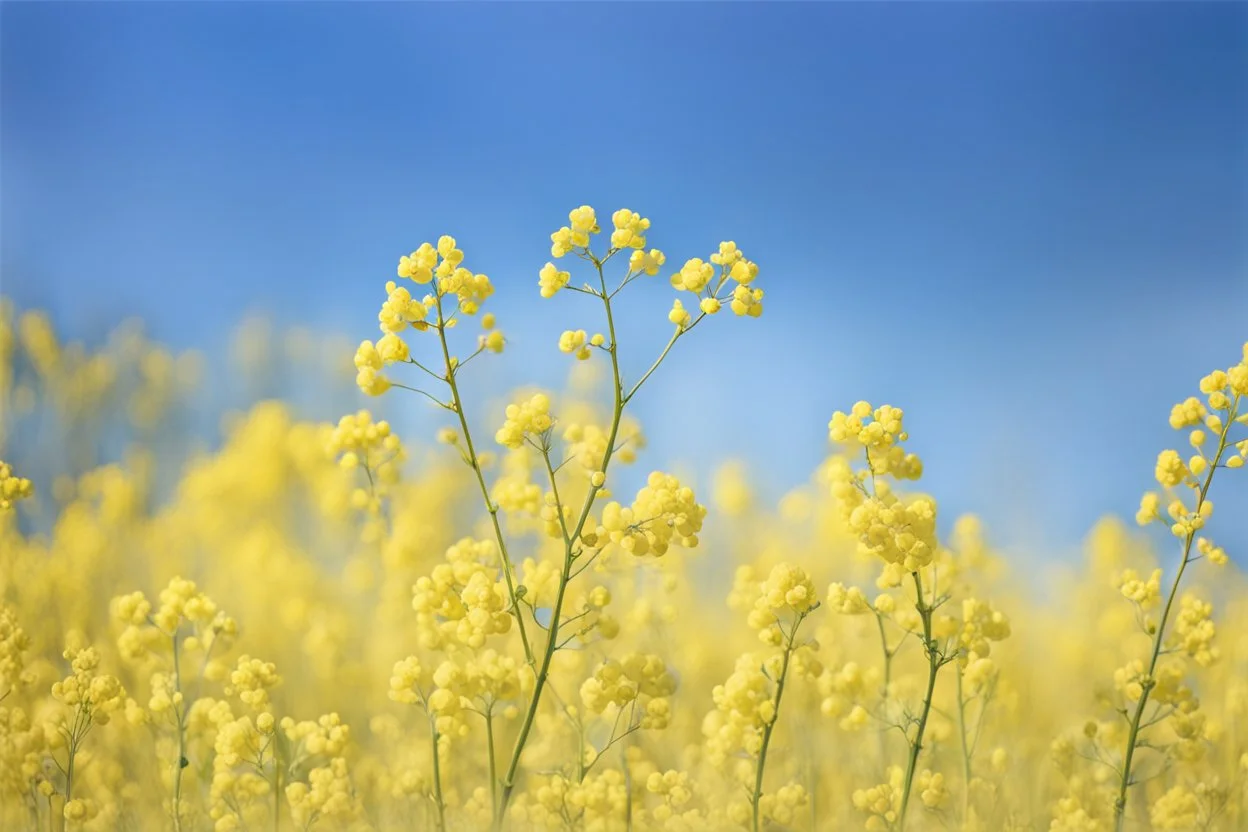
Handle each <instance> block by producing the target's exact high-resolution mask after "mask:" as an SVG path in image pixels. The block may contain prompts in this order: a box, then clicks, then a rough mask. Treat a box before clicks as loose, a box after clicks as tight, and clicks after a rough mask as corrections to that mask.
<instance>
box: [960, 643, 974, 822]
mask: <svg viewBox="0 0 1248 832" xmlns="http://www.w3.org/2000/svg"><path fill="white" fill-rule="evenodd" d="M958 737H959V739H961V741H962V782H963V791H962V825H963V826H966V824H967V821H968V819H969V817H970V814H971V753H972V752H971V747H970V745H969V744H968V742H967V739H966V700H965V699H963V698H962V667H961V665H959V666H958Z"/></svg>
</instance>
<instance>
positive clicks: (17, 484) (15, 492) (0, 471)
mask: <svg viewBox="0 0 1248 832" xmlns="http://www.w3.org/2000/svg"><path fill="white" fill-rule="evenodd" d="M34 493H35V488H34V486H33V485H31V482H30V480H28V479H25V478H23V477H19V476H17V475H16V474H14V473H13V468H12V467H11V466H10V465H9V464H8V463H7V462H4V461H3V460H0V511H8V510H9V509H11V508H13V504H14V503H16V502H17V501H18V500H25V499H28V498H30V497H31V496H33V495H34Z"/></svg>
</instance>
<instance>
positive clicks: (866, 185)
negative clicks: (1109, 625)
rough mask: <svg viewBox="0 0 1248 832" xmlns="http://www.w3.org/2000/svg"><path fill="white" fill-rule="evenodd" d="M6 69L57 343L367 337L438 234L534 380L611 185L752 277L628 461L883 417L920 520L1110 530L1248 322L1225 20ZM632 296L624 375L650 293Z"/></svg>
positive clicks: (596, 11) (554, 361)
mask: <svg viewBox="0 0 1248 832" xmlns="http://www.w3.org/2000/svg"><path fill="white" fill-rule="evenodd" d="M0 75H2V80H0V96H2V98H0V102H2V112H0V116H2V121H0V150H2V155H0V196H2V198H3V215H2V222H0V232H2V234H3V252H2V260H0V281H2V286H0V291H3V293H4V294H6V295H8V296H11V297H13V298H15V299H16V300H17V301H18V303H19V305H21V306H34V305H37V306H43V307H48V308H50V309H51V310H52V311H53V314H54V316H55V318H56V319H57V321H58V322H59V323H60V324H61V326H62V327H63V328H65V329H66V330H67V331H68V332H69V333H70V334H72V335H75V336H78V337H83V338H92V337H95V336H97V335H98V334H99V333H100V331H101V330H102V329H103V328H104V327H106V326H107V325H108V324H110V323H112V322H115V321H116V320H118V319H120V318H122V317H124V316H127V315H131V314H136V313H137V314H140V315H143V316H145V317H146V318H148V320H149V322H150V329H151V331H152V332H154V333H155V334H156V335H157V336H158V337H161V338H163V339H164V340H166V341H168V342H171V343H172V344H174V345H176V346H197V347H202V348H206V349H210V350H211V349H219V348H220V345H221V343H222V342H223V340H224V338H225V335H224V333H225V332H226V331H227V330H228V329H229V328H231V327H232V326H233V325H234V324H235V323H236V322H237V321H238V320H239V318H240V317H241V316H242V315H243V314H244V313H245V312H248V311H255V310H259V311H267V312H269V313H272V314H273V315H275V316H276V317H277V318H278V319H279V320H281V321H284V322H288V323H296V322H298V323H303V324H309V325H313V326H315V327H318V328H322V329H324V330H327V331H333V332H335V333H345V334H347V335H350V336H351V338H352V340H358V339H360V338H363V337H372V336H373V333H374V331H375V320H376V318H375V314H376V308H377V305H378V304H379V302H380V300H381V299H382V293H383V290H382V284H383V282H384V281H385V280H387V279H389V278H390V277H391V276H392V275H393V273H394V264H395V260H396V258H397V257H398V256H399V255H400V254H402V253H405V252H406V251H409V250H411V249H412V248H414V247H415V246H416V245H418V244H419V243H420V242H421V241H423V240H426V239H434V238H436V237H437V236H438V235H439V234H442V233H452V234H454V235H456V236H457V237H458V238H459V240H460V242H461V245H462V246H463V247H464V248H465V249H466V250H467V252H468V257H469V265H470V266H472V267H473V268H474V269H475V270H477V271H484V272H486V273H488V274H490V275H491V276H492V277H493V278H494V280H495V282H496V284H497V285H498V287H499V295H498V300H497V301H496V310H497V311H498V313H499V316H500V319H501V320H502V322H503V324H504V326H505V327H506V328H507V329H508V331H509V333H510V334H512V335H513V337H514V339H515V344H516V349H515V351H514V352H513V353H512V354H511V356H510V357H508V358H506V359H505V361H504V362H503V363H501V364H498V365H496V369H495V370H494V371H492V372H495V373H505V374H511V375H510V376H509V377H511V378H514V379H515V380H517V381H520V380H528V379H534V380H537V381H541V382H553V381H555V380H556V378H557V373H556V372H555V371H554V370H553V369H552V368H555V367H562V363H561V361H562V359H564V356H561V355H559V354H557V353H556V352H555V351H554V340H555V338H556V337H557V334H558V332H559V331H560V330H562V329H564V328H567V327H570V326H576V327H582V326H583V327H585V328H587V329H592V328H595V327H596V326H597V324H596V319H593V318H590V317H587V316H586V315H585V314H583V310H584V307H582V306H579V305H578V304H577V303H576V300H578V299H577V298H565V297H562V296H561V297H560V298H559V299H558V300H557V301H555V302H546V303H543V302H542V301H540V299H538V297H537V294H536V272H537V269H538V268H539V267H540V266H541V265H542V264H543V263H544V262H545V261H546V260H547V259H548V257H549V253H548V235H549V233H550V232H551V231H552V230H554V228H556V227H558V226H559V225H561V224H562V223H563V222H564V221H565V220H566V213H567V211H568V209H570V208H572V207H574V206H576V205H579V204H581V203H585V202H587V203H589V204H592V205H594V206H596V207H598V208H599V210H600V212H603V213H608V212H609V211H610V210H613V209H614V208H617V207H621V206H627V207H629V208H633V209H635V210H638V211H640V212H642V213H643V214H645V215H647V216H649V217H651V219H652V220H653V223H654V230H653V234H652V237H651V239H652V241H653V243H654V244H655V245H658V246H659V247H661V248H663V249H665V250H666V251H667V252H668V255H669V258H671V259H672V260H675V261H677V262H683V260H684V259H686V258H688V257H692V256H705V255H706V254H707V253H709V252H710V251H711V250H712V249H713V247H714V246H715V245H716V244H717V243H718V241H719V240H721V239H734V240H736V241H737V242H738V243H739V244H740V245H741V247H742V248H743V249H744V250H745V251H746V253H747V254H748V255H749V256H750V257H751V258H752V259H754V260H756V261H757V262H759V263H760V264H761V268H762V276H761V277H760V281H759V285H761V286H762V287H764V288H765V289H766V291H767V299H766V304H767V309H766V313H765V315H764V317H763V318H762V319H761V320H758V321H739V320H716V321H713V322H712V323H713V324H714V326H711V327H708V330H707V331H706V332H701V333H699V334H698V335H699V337H697V338H694V339H691V342H690V343H689V344H688V345H685V349H684V352H683V353H681V354H679V355H678V356H676V359H675V360H674V361H673V363H672V365H671V366H670V367H668V368H666V371H665V372H664V373H663V374H662V375H661V376H660V377H658V379H657V381H656V383H655V384H654V386H653V387H652V388H651V389H650V391H649V393H648V394H647V396H646V398H645V401H643V402H642V403H641V405H640V407H641V410H642V414H643V416H644V415H646V414H647V413H650V414H654V413H656V412H658V411H659V410H660V408H661V409H662V412H665V413H668V414H670V413H672V412H673V410H674V409H678V410H679V412H680V413H681V414H682V415H681V416H680V417H679V418H678V419H673V418H671V417H670V416H669V417H667V418H665V419H661V420H660V419H658V418H657V417H656V418H652V419H651V420H650V426H649V427H650V434H651V436H652V440H653V443H652V447H653V449H654V450H653V453H652V456H651V460H652V461H654V462H656V463H658V462H662V461H666V460H670V459H674V458H679V459H684V460H688V461H690V462H691V463H692V464H694V465H695V466H696V465H702V464H705V462H706V461H707V460H709V459H712V458H715V457H720V456H723V455H727V454H738V455H742V456H745V457H747V458H750V459H752V460H753V461H755V462H756V463H758V464H760V465H761V466H762V472H761V475H760V479H761V481H762V482H763V483H765V484H766V485H768V486H769V487H771V488H773V489H775V490H779V489H782V488H784V487H786V486H788V485H790V484H793V483H796V482H800V481H801V480H802V479H804V478H805V476H806V474H807V472H808V470H809V469H810V467H811V466H812V464H813V461H814V460H815V459H816V458H817V457H818V455H820V454H822V453H823V451H824V449H825V437H826V423H827V420H828V416H829V414H830V413H831V411H832V410H834V409H836V408H838V407H846V406H848V405H849V404H851V403H852V402H853V401H855V400H856V399H859V398H867V399H870V400H872V401H880V400H887V401H889V402H892V403H894V404H898V405H901V406H904V407H906V408H907V410H908V411H910V414H911V430H912V432H913V435H914V437H915V438H914V444H915V446H916V449H918V450H920V451H921V452H923V453H924V454H925V456H926V458H927V462H928V470H929V472H930V475H929V476H930V488H931V489H932V490H933V491H934V492H935V493H936V494H938V495H939V496H941V497H942V498H943V505H944V507H945V511H947V512H949V513H952V512H955V511H962V510H967V509H978V510H981V511H982V513H984V514H985V515H986V516H987V518H988V520H989V521H990V523H993V524H994V525H995V526H996V527H997V531H998V537H999V538H1002V539H1005V540H1007V541H1011V542H1017V541H1022V540H1030V541H1032V543H1033V546H1034V548H1035V549H1036V550H1037V551H1038V552H1049V551H1056V550H1058V549H1060V548H1061V547H1064V546H1068V545H1070V544H1072V543H1074V542H1076V541H1078V540H1079V538H1080V537H1081V535H1082V534H1083V532H1084V531H1085V530H1086V528H1087V527H1088V525H1089V524H1090V523H1091V521H1092V520H1093V519H1094V518H1095V517H1097V516H1098V515H1099V514H1101V513H1103V512H1106V511H1117V512H1122V513H1130V512H1133V511H1134V508H1135V505H1136V502H1137V500H1138V495H1139V493H1140V492H1141V490H1142V489H1144V488H1146V487H1147V486H1148V485H1149V483H1150V481H1151V474H1152V467H1153V462H1154V459H1155V454H1156V452H1157V450H1159V449H1160V448H1161V447H1164V445H1165V443H1171V442H1173V441H1175V439H1174V437H1173V434H1171V432H1170V431H1169V429H1168V427H1167V426H1166V417H1167V414H1168V412H1169V407H1170V405H1171V403H1172V402H1174V401H1176V400H1178V399H1180V398H1182V397H1184V396H1186V395H1188V394H1189V393H1190V392H1195V390H1194V388H1195V382H1196V380H1197V379H1198V378H1199V376H1200V375H1201V374H1203V372H1205V371H1206V370H1208V369H1210V368H1212V367H1214V366H1225V365H1226V364H1227V363H1229V362H1230V361H1231V360H1232V359H1233V358H1234V357H1235V356H1237V355H1238V351H1239V346H1240V344H1242V343H1243V341H1244V340H1245V339H1248V318H1246V316H1245V310H1248V242H1246V240H1248V234H1246V232H1245V229H1246V228H1248V190H1246V189H1248V185H1246V183H1248V5H1245V4H1242V3H1217V4H1210V5H1202V4H1199V3H1150V4H1142V3H1106V4H1093V3H1080V4H1064V3H976V4H952V3H928V4H900V3H898V4H892V3H890V4H853V3H828V4H819V5H816V4H793V5H787V4H786V5H781V4H769V3H739V4H731V5H711V4H702V3H698V4H623V3H620V4H567V5H563V4H553V3H545V4H495V5H460V4H428V5H417V4H398V3H385V4H368V5H365V4H345V3H344V4H316V5H313V4H302V3H281V4H263V5H262V4H252V3H218V4H190V3H129V4H127V3H101V4H54V3H12V2H5V3H3V4H2V5H0ZM639 294H640V297H639V298H638V304H637V306H636V307H635V312H636V314H637V315H640V316H648V317H645V318H644V321H643V322H640V323H637V324H636V325H635V326H632V327H629V328H627V329H626V330H625V334H624V339H623V348H624V350H625V351H626V357H627V362H628V368H629V369H630V370H631V371H633V372H634V374H635V373H636V372H637V371H638V370H639V369H640V367H641V366H644V364H645V363H647V362H648V359H649V358H650V357H651V356H652V354H653V352H654V350H656V349H657V348H658V346H659V345H660V344H661V342H662V340H663V338H664V337H665V332H666V322H665V320H664V316H663V312H664V310H665V308H666V305H667V304H668V303H670V301H669V298H670V294H671V293H670V290H667V291H665V290H664V288H663V287H662V285H656V284H652V285H650V286H648V287H644V288H642V289H641V290H640V293H639ZM636 320H642V319H640V318H639V319H636ZM495 380H497V377H496V379H495ZM411 406H412V407H413V408H415V407H416V405H415V404H414V403H413V404H412V405H411ZM1240 479H1244V478H1242V477H1241V478H1240ZM1242 485H1243V484H1241V487H1240V488H1238V489H1233V490H1231V491H1228V497H1226V498H1224V500H1231V499H1232V498H1233V499H1234V500H1238V504H1239V506H1240V513H1241V514H1242V509H1243V508H1244V507H1245V506H1246V505H1248V488H1245V487H1242ZM1226 504H1228V505H1229V503H1226ZM1223 525H1224V526H1225V527H1226V534H1225V535H1224V537H1225V538H1227V539H1228V540H1233V541H1234V542H1235V543H1238V544H1239V545H1240V546H1243V547H1248V532H1244V531H1242V530H1241V531H1236V532H1232V530H1231V529H1230V526H1231V525H1232V524H1231V523H1225V524H1223ZM1239 557H1240V559H1241V562H1245V561H1248V558H1245V553H1240V555H1239Z"/></svg>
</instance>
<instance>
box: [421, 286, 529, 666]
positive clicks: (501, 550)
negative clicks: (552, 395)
mask: <svg viewBox="0 0 1248 832" xmlns="http://www.w3.org/2000/svg"><path fill="white" fill-rule="evenodd" d="M434 298H435V300H434V302H435V303H436V304H437V311H438V321H437V324H436V325H435V328H436V329H437V331H438V341H439V343H441V345H442V360H443V362H444V363H445V365H446V383H447V385H448V386H449V387H450V388H451V403H452V404H453V405H454V410H455V415H456V416H458V417H459V427H460V430H462V431H463V434H464V447H465V449H466V450H467V452H468V463H469V465H470V466H471V467H472V471H473V473H474V474H476V475H477V486H478V487H479V488H480V489H481V498H482V499H483V500H485V509H486V511H488V512H489V513H490V522H491V523H492V524H493V526H494V539H495V540H496V541H497V542H498V554H499V559H500V560H501V561H502V567H503V577H504V578H505V579H506V581H507V598H508V600H509V601H510V602H511V609H512V613H513V614H514V615H515V617H516V624H517V625H518V627H519V630H520V641H521V643H523V645H524V660H525V661H526V662H528V663H529V665H530V666H532V665H533V648H532V646H531V645H530V644H529V634H528V631H527V628H526V627H525V624H524V616H523V615H522V614H521V612H520V600H519V598H518V596H517V595H516V578H515V566H514V565H513V564H512V562H511V557H510V556H509V555H508V554H507V541H506V539H505V538H504V537H503V527H502V524H501V523H500V522H499V520H498V505H497V504H496V503H495V502H494V501H493V500H492V499H491V498H490V489H489V486H487V485H486V484H485V474H484V473H483V472H482V470H481V460H480V458H479V457H478V456H477V450H476V447H475V446H474V445H473V443H472V431H471V430H470V429H469V428H468V417H467V414H466V413H465V412H464V400H463V397H462V396H461V395H460V393H459V384H458V383H457V382H456V381H455V372H456V369H457V368H456V367H455V366H454V365H452V363H451V348H450V346H449V345H448V344H447V342H446V321H445V319H444V318H443V316H442V295H441V293H440V292H435V293H434Z"/></svg>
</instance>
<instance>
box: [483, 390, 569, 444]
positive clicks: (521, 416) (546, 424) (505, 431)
mask: <svg viewBox="0 0 1248 832" xmlns="http://www.w3.org/2000/svg"><path fill="white" fill-rule="evenodd" d="M554 424H555V420H554V417H553V416H551V415H550V397H549V396H547V395H546V394H545V393H535V394H534V395H532V396H530V397H529V398H528V400H526V401H522V402H518V403H516V404H509V405H507V418H506V421H504V422H503V426H502V427H501V428H499V429H498V432H497V433H496V434H494V441H496V442H497V443H498V444H500V445H503V446H504V447H507V448H519V447H520V446H521V445H523V444H524V441H525V439H527V438H528V437H530V436H540V435H541V434H544V433H545V432H546V431H548V430H550V429H551V428H552V427H553V426H554Z"/></svg>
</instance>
